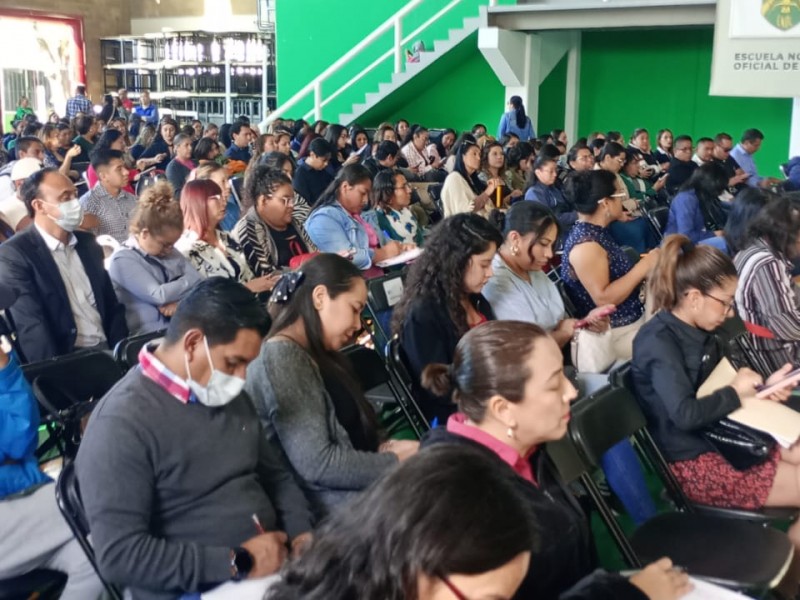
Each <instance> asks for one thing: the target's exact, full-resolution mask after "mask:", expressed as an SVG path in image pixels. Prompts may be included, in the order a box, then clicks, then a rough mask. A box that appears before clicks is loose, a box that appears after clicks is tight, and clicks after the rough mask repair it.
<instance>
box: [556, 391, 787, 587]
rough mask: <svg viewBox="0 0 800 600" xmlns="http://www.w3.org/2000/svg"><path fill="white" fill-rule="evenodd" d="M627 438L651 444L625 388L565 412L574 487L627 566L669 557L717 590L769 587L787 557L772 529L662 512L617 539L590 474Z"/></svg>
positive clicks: (657, 458)
mask: <svg viewBox="0 0 800 600" xmlns="http://www.w3.org/2000/svg"><path fill="white" fill-rule="evenodd" d="M631 436H636V437H637V438H638V439H645V440H647V439H650V440H651V441H652V438H650V436H649V434H648V432H647V429H646V420H645V417H644V414H643V413H642V411H641V410H640V408H639V406H638V404H637V402H636V399H635V398H634V396H633V394H631V393H630V392H629V391H628V390H627V389H625V388H622V387H616V386H613V385H609V386H607V387H605V388H603V389H601V390H600V391H599V392H597V393H596V394H593V395H591V396H588V397H586V398H583V399H582V400H580V401H579V402H577V403H575V405H574V406H573V410H572V419H571V421H570V425H569V430H568V435H567V438H566V439H568V440H569V442H571V443H572V444H573V445H574V447H575V451H576V453H577V455H578V456H579V457H580V459H581V461H582V462H583V467H584V469H583V472H582V473H580V475H579V479H580V482H581V483H582V484H583V486H584V487H585V488H586V490H587V491H588V493H589V497H590V498H591V500H592V503H593V504H594V505H595V507H596V508H597V509H598V512H599V513H600V516H601V518H602V519H603V521H604V523H605V524H606V527H607V528H608V529H609V532H610V533H611V536H612V537H613V539H614V541H615V543H616V544H617V546H618V548H619V549H620V552H621V553H622V555H623V557H624V558H625V560H626V561H627V562H628V564H629V565H630V566H632V567H634V568H639V567H641V566H642V565H644V564H646V563H648V562H652V561H653V560H657V559H658V558H660V557H661V556H669V557H670V558H671V559H672V560H673V562H674V563H675V564H678V565H681V566H683V567H685V568H686V569H688V571H689V572H690V573H691V574H692V575H694V576H696V577H699V578H701V579H705V580H707V581H711V582H713V583H716V584H718V585H722V586H725V587H728V588H732V589H737V590H741V591H745V592H746V593H755V594H758V595H760V594H762V593H765V592H767V591H768V590H771V589H773V588H775V587H776V586H777V585H778V584H779V583H780V581H781V580H782V579H783V577H784V575H785V574H786V572H787V570H788V568H789V565H790V563H791V560H792V557H793V553H794V550H793V546H792V544H791V542H790V541H789V538H788V537H787V536H786V534H784V533H782V532H780V531H778V530H776V529H772V528H769V527H762V526H760V525H758V524H756V523H752V522H749V521H747V520H740V519H730V518H723V517H718V516H711V515H705V514H699V513H696V512H667V513H661V514H659V515H656V516H655V517H653V518H652V519H650V520H648V521H647V522H645V523H644V524H642V525H641V526H640V527H639V528H638V529H636V531H635V532H634V533H633V535H632V536H630V538H628V537H627V536H626V535H625V533H624V531H623V530H622V528H621V527H620V525H619V523H618V522H617V521H616V519H615V517H614V514H613V512H612V510H611V508H610V507H609V506H608V504H607V503H606V501H605V499H604V498H603V497H602V495H601V494H600V491H599V489H598V488H597V485H596V484H595V482H594V480H593V478H592V476H591V475H592V473H593V472H595V471H596V470H598V469H599V465H600V459H601V457H602V455H603V454H604V453H605V452H606V451H607V450H608V449H609V448H611V447H612V446H614V445H615V444H617V443H618V442H620V441H621V440H623V439H626V438H630V437H631ZM652 448H653V449H655V446H654V445H652ZM652 459H653V461H654V464H655V466H656V468H657V470H659V471H668V470H669V467H668V466H667V465H666V462H665V461H664V458H663V456H661V454H660V453H658V452H657V450H656V454H655V455H654V456H653V457H652Z"/></svg>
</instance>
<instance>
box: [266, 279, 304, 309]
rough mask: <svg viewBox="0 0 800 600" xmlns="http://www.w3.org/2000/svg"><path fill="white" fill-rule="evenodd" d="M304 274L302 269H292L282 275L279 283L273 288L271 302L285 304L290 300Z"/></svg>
mask: <svg viewBox="0 0 800 600" xmlns="http://www.w3.org/2000/svg"><path fill="white" fill-rule="evenodd" d="M304 276H305V275H304V274H303V272H302V271H291V272H289V273H284V274H283V275H281V278H280V279H278V283H276V284H275V287H274V288H272V294H271V295H270V297H269V303H270V304H273V303H278V304H285V303H286V302H288V301H289V300H290V299H291V297H292V295H293V294H294V292H295V290H296V289H297V286H298V285H300V283H301V282H302V281H303V277H304Z"/></svg>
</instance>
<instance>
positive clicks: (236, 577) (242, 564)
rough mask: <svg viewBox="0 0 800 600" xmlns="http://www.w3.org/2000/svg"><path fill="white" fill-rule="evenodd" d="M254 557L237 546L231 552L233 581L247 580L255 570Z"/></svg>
mask: <svg viewBox="0 0 800 600" xmlns="http://www.w3.org/2000/svg"><path fill="white" fill-rule="evenodd" d="M254 562H255V561H254V560H253V555H252V554H250V552H249V551H248V550H247V549H246V548H242V547H241V546H237V547H236V548H233V549H232V550H231V579H233V581H241V580H242V579H246V578H247V576H248V575H249V574H250V571H251V570H252V569H253V563H254Z"/></svg>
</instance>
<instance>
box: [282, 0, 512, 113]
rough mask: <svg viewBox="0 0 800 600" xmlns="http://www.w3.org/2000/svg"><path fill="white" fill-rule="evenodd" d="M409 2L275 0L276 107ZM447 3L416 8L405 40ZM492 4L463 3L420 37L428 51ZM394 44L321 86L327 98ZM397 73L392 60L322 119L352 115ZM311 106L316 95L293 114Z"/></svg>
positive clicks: (388, 38) (387, 39) (384, 43)
mask: <svg viewBox="0 0 800 600" xmlns="http://www.w3.org/2000/svg"><path fill="white" fill-rule="evenodd" d="M406 3H407V1H406V0H379V1H377V2H376V1H375V0H277V4H276V17H275V20H276V61H277V94H278V105H279V106H280V104H281V103H282V102H285V101H286V100H288V99H289V98H291V97H292V96H293V95H294V94H295V93H296V92H297V91H298V90H300V89H301V88H302V87H303V86H305V85H306V84H307V83H308V82H310V81H311V80H313V79H314V78H315V77H316V76H317V75H319V74H320V73H321V72H322V71H324V70H325V69H326V68H327V67H328V66H330V65H331V64H333V63H334V62H335V61H336V60H338V59H339V58H340V57H341V56H342V55H343V54H345V53H346V52H348V51H349V50H350V49H351V48H352V47H353V46H355V45H356V44H358V43H359V42H360V41H361V40H362V39H364V37H366V36H367V35H369V34H370V33H371V32H372V31H374V30H375V29H376V28H377V27H378V26H380V25H381V24H382V23H383V22H384V21H386V19H388V18H389V17H391V16H392V15H394V14H395V13H396V12H397V11H398V10H400V9H401V8H402V7H403V6H405V4H406ZM500 3H501V4H514V3H515V0H501V2H500ZM445 4H446V3H445V2H444V1H443V0H426V1H425V2H423V3H422V4H421V5H420V6H418V7H417V8H416V9H414V10H413V11H412V12H411V13H410V14H409V15H408V16H407V17H405V18H404V20H403V31H404V32H405V33H404V37H405V35H407V34H409V33H411V32H412V31H413V30H414V29H416V28H417V27H418V26H420V25H422V24H423V23H424V22H425V21H426V20H427V19H428V18H430V17H431V16H433V15H434V14H435V13H436V12H438V11H439V10H440V9H441V8H442V7H443V6H444V5H445ZM488 4H489V1H488V0H463V1H462V2H461V3H460V4H458V5H456V6H455V7H453V8H452V9H450V10H449V11H448V12H447V13H445V15H443V16H442V17H441V18H440V19H438V20H437V21H436V22H434V23H433V24H432V25H431V26H430V27H428V28H427V29H426V30H425V31H423V32H422V34H420V36H419V38H418V39H422V40H423V41H424V42H425V46H426V47H427V48H432V47H433V42H434V40H437V39H446V38H447V35H448V30H449V29H455V28H460V27H461V26H462V24H463V20H464V18H465V17H477V16H478V14H479V8H480V7H481V6H485V5H488ZM393 40H394V34H393V32H392V31H391V30H390V31H388V32H387V33H386V34H384V35H383V36H381V37H380V38H378V39H377V40H376V41H375V42H373V43H372V44H371V45H370V46H369V47H367V48H366V49H365V50H364V51H363V52H362V53H361V54H360V55H359V56H358V57H357V58H356V59H354V60H353V61H351V62H350V63H349V64H348V65H346V66H344V67H342V69H341V70H340V71H339V72H338V73H336V74H335V75H334V76H332V77H331V78H330V79H329V80H327V81H326V82H325V83H324V84H323V87H322V94H323V98H324V97H325V95H326V94H330V93H332V92H334V91H336V90H337V89H339V88H340V87H341V86H342V85H343V84H344V83H346V82H348V81H349V80H350V79H351V77H353V76H354V75H355V74H357V73H358V72H359V71H361V70H362V69H363V68H364V67H366V66H368V65H369V64H370V63H371V62H372V61H373V60H375V59H376V58H378V57H379V56H380V55H381V54H383V52H385V51H386V50H387V49H389V48H390V47H392V44H393ZM475 45H476V44H474V43H473V46H475ZM410 46H411V43H409V44H408V47H409V48H410ZM393 70H394V60H393V58H392V57H390V58H389V59H388V60H385V61H384V62H382V63H381V64H380V65H379V66H378V67H376V68H375V69H374V70H373V71H372V72H371V73H370V74H368V75H367V76H365V77H364V78H363V79H362V80H361V81H360V82H358V83H357V84H356V85H354V86H353V87H352V88H350V89H348V90H347V91H345V92H344V93H343V94H342V95H341V96H339V97H338V98H337V99H335V100H334V101H332V102H331V103H330V104H328V105H326V106H325V107H324V109H323V118H324V119H325V120H328V121H336V120H337V119H338V118H339V114H340V113H349V112H350V108H351V106H352V105H353V104H354V103H359V102H363V101H364V96H365V95H366V94H367V93H369V92H374V91H377V89H378V84H379V83H381V82H388V81H389V80H390V79H391V75H392V71H393ZM311 108H313V93H312V94H311V95H309V97H308V99H306V100H304V101H303V102H301V103H300V104H299V105H298V106H296V107H295V108H293V109H292V110H291V111H290V113H291V114H292V115H293V116H300V115H302V114H305V113H306V112H308V111H309V110H310V109H311Z"/></svg>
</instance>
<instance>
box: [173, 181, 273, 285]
mask: <svg viewBox="0 0 800 600" xmlns="http://www.w3.org/2000/svg"><path fill="white" fill-rule="evenodd" d="M181 210H182V211H183V223H184V227H185V229H184V231H183V235H182V236H181V238H180V239H179V240H178V241H177V243H176V244H175V247H176V248H177V249H178V250H179V251H180V252H181V254H183V255H184V256H185V257H186V258H188V259H189V262H190V263H192V266H193V267H194V268H195V269H197V272H198V273H200V276H201V277H203V278H204V279H206V278H208V277H225V278H228V279H235V280H236V281H238V282H239V283H241V284H243V285H244V286H245V287H246V288H247V289H249V290H250V291H251V292H253V293H261V292H266V291H269V290H270V289H271V287H272V285H273V282H272V279H271V278H270V277H269V276H265V277H255V275H253V271H252V270H251V269H250V266H249V265H248V264H247V259H246V258H245V255H244V252H243V250H242V248H241V246H239V244H237V243H236V242H235V241H234V240H233V239H232V238H231V236H230V235H229V234H228V233H226V232H225V231H222V230H221V229H220V228H219V224H220V222H221V221H222V217H223V216H224V215H225V205H224V203H223V201H222V190H221V189H220V187H219V186H218V185H217V184H216V183H214V182H213V181H211V180H210V179H207V180H196V181H190V182H188V183H187V184H186V185H185V186H184V187H183V193H182V194H181Z"/></svg>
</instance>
